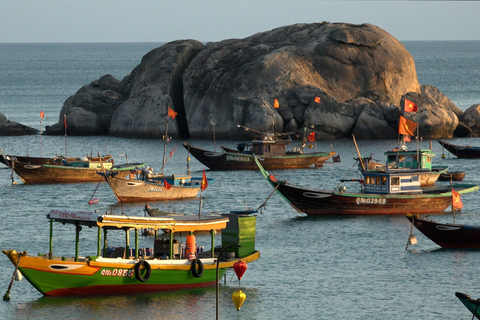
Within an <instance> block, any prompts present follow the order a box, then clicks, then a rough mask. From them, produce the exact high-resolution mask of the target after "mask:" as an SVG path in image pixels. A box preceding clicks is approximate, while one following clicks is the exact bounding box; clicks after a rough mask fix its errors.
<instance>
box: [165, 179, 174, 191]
mask: <svg viewBox="0 0 480 320" xmlns="http://www.w3.org/2000/svg"><path fill="white" fill-rule="evenodd" d="M163 186H164V187H165V189H167V190H168V189H170V188H171V187H172V185H171V184H170V183H168V182H167V180H165V179H163Z"/></svg>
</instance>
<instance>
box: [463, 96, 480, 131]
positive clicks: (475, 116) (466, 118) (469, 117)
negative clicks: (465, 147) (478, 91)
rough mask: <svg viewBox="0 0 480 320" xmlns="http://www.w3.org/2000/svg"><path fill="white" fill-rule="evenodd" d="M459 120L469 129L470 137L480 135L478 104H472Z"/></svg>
mask: <svg viewBox="0 0 480 320" xmlns="http://www.w3.org/2000/svg"><path fill="white" fill-rule="evenodd" d="M460 121H461V122H462V123H464V124H465V126H466V127H468V128H469V129H470V131H471V133H470V136H471V137H479V136H480V104H474V105H472V106H471V107H470V108H468V109H467V110H465V112H464V113H463V115H462V116H461V117H460Z"/></svg>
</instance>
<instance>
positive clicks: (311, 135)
mask: <svg viewBox="0 0 480 320" xmlns="http://www.w3.org/2000/svg"><path fill="white" fill-rule="evenodd" d="M307 140H308V141H310V142H315V131H312V133H310V134H309V135H308V137H307Z"/></svg>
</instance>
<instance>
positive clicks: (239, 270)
mask: <svg viewBox="0 0 480 320" xmlns="http://www.w3.org/2000/svg"><path fill="white" fill-rule="evenodd" d="M247 267H248V266H247V263H246V262H244V261H243V260H239V261H237V262H235V263H234V264H233V270H235V273H236V274H237V277H238V280H240V279H242V277H243V274H244V273H245V271H247Z"/></svg>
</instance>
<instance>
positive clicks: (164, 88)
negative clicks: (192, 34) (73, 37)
mask: <svg viewBox="0 0 480 320" xmlns="http://www.w3.org/2000/svg"><path fill="white" fill-rule="evenodd" d="M202 48H203V44H202V43H200V42H198V41H194V40H185V41H174V42H170V43H168V44H166V45H164V46H162V47H160V48H157V49H154V50H152V51H150V52H149V53H148V54H147V55H145V56H144V57H143V59H142V62H141V63H140V65H139V66H138V67H137V68H136V69H135V70H134V71H133V72H132V90H131V92H130V97H129V99H128V100H127V101H125V102H124V103H122V104H121V105H120V106H119V107H118V108H117V109H116V110H115V112H114V114H113V116H112V120H111V125H110V132H109V133H110V134H111V135H116V136H128V137H143V138H158V137H162V136H163V135H164V134H165V129H166V126H167V121H170V125H169V127H168V133H169V135H171V136H174V137H182V138H188V124H187V122H186V120H185V113H184V111H183V109H184V108H183V85H182V76H183V73H184V71H185V69H186V68H187V66H188V65H189V63H190V61H191V60H192V59H193V57H195V56H196V55H197V54H198V52H200V50H202ZM168 107H170V108H172V110H174V111H176V112H177V113H178V115H177V117H176V118H175V120H176V121H172V120H173V119H171V118H169V117H167V110H168Z"/></svg>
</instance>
